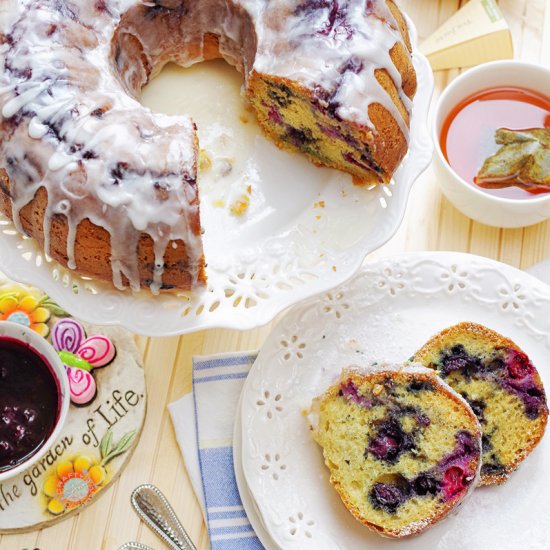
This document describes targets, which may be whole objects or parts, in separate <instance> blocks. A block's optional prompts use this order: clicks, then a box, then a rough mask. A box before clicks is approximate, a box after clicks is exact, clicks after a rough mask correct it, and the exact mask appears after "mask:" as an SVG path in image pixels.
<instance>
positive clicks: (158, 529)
mask: <svg viewBox="0 0 550 550" xmlns="http://www.w3.org/2000/svg"><path fill="white" fill-rule="evenodd" d="M131 503H132V506H133V508H134V510H135V511H136V513H137V515H138V516H139V517H140V518H141V519H142V520H143V521H144V522H145V523H146V524H147V525H148V526H149V527H150V528H151V529H152V530H153V531H154V532H155V533H156V534H157V535H158V536H159V537H160V538H161V539H162V540H163V541H164V542H166V544H168V545H169V546H170V547H171V548H173V549H174V550H197V549H196V547H195V545H194V544H193V541H192V540H191V539H190V538H189V535H188V534H187V532H186V531H185V529H184V528H183V525H182V524H181V522H180V520H179V519H178V517H177V516H176V513H175V512H174V509H173V508H172V506H170V504H169V502H168V500H166V497H165V496H164V495H163V494H162V492H161V491H160V489H159V488H158V487H155V485H151V484H149V483H147V484H145V485H140V486H139V487H137V488H136V489H134V492H133V493H132V496H131Z"/></svg>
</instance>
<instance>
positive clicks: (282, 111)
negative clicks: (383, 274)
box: [0, 0, 416, 292]
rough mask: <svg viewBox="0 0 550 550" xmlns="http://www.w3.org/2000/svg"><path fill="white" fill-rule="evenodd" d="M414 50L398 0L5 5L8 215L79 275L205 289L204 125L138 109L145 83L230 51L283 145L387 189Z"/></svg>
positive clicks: (0, 156) (26, 0)
mask: <svg viewBox="0 0 550 550" xmlns="http://www.w3.org/2000/svg"><path fill="white" fill-rule="evenodd" d="M410 51H411V44H410V40H409V35H408V30H407V25H406V21H405V19H404V17H403V15H402V13H401V12H400V11H399V9H398V8H397V6H396V5H395V3H394V2H393V0H279V1H268V0H193V1H191V0H154V1H148V2H145V1H142V0H94V1H90V0H17V1H15V0H7V1H6V2H3V3H2V8H1V11H0V55H1V60H2V64H1V67H0V112H1V115H2V119H1V124H0V167H2V168H3V170H2V171H1V172H0V209H1V211H2V212H3V213H4V214H6V215H7V216H9V217H10V218H11V219H13V221H14V223H15V225H16V227H17V228H18V230H19V231H22V232H24V233H26V234H28V235H30V236H32V237H34V238H35V239H36V240H37V241H38V242H39V244H40V245H41V246H43V248H44V250H45V251H46V252H47V253H48V254H49V255H50V256H51V257H53V258H55V259H56V260H58V261H59V262H60V263H61V264H63V265H66V266H68V267H69V268H71V269H76V270H77V271H78V272H79V273H80V274H83V275H88V276H92V277H95V278H97V279H102V280H112V281H113V282H114V284H115V286H117V287H119V288H122V287H124V286H126V285H128V284H129V285H130V286H131V287H132V288H133V289H135V290H136V289H139V288H140V287H150V288H151V289H152V290H153V291H154V292H156V291H158V290H160V289H170V288H177V289H191V288H195V287H197V286H201V285H204V283H205V273H204V256H203V248H202V241H201V224H200V217H199V197H198V190H197V152H198V146H197V134H196V128H195V126H194V123H193V122H192V120H191V119H190V118H189V117H188V116H179V117H168V116H165V115H162V114H157V113H151V112H150V111H149V110H148V109H146V108H144V107H143V106H141V105H140V104H139V102H138V99H137V98H138V96H139V93H140V90H141V88H142V87H143V86H144V85H145V84H146V83H147V82H148V81H149V80H150V79H151V78H152V77H153V76H154V75H155V74H156V73H158V72H159V70H160V69H161V68H162V67H163V65H165V64H166V63H167V62H169V61H173V62H176V63H178V64H180V65H184V66H188V65H191V64H193V63H196V62H199V61H201V60H204V59H212V58H217V57H223V58H224V59H225V60H226V61H227V62H228V63H230V64H232V65H234V66H235V67H236V68H237V69H238V70H239V71H241V72H242V74H243V75H244V80H245V86H244V88H245V92H246V97H247V98H248V100H249V102H250V104H251V105H252V106H253V107H254V109H255V111H256V114H257V117H258V119H259V121H260V124H261V126H262V127H263V129H264V130H265V132H266V133H267V134H268V135H269V136H270V137H271V138H273V139H274V140H275V142H276V143H277V144H279V145H280V146H282V147H285V148H288V149H291V150H294V151H299V152H301V153H303V154H304V155H306V156H307V157H308V158H309V159H311V160H312V161H313V162H315V163H317V164H320V165H324V166H331V167H335V168H338V169H341V170H344V171H346V172H349V173H350V174H352V175H353V176H354V177H356V178H357V179H358V180H361V181H365V182H370V183H371V182H374V183H378V182H388V181H389V180H390V178H391V177H392V174H393V172H394V171H395V169H396V168H397V166H398V165H399V163H400V161H401V159H402V158H403V156H404V155H405V153H406V151H407V144H408V128H409V118H410V113H411V108H412V98H413V96H414V93H415V90H416V75H415V71H414V68H413V65H412V62H411V56H410Z"/></svg>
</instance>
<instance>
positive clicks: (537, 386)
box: [414, 323, 548, 485]
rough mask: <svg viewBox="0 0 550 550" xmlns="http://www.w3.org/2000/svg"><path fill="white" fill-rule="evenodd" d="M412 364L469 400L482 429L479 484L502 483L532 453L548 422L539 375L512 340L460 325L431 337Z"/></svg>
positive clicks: (480, 326) (464, 324) (478, 328)
mask: <svg viewBox="0 0 550 550" xmlns="http://www.w3.org/2000/svg"><path fill="white" fill-rule="evenodd" d="M414 360H415V361H418V362H419V363H422V364H423V365H425V366H426V367H429V368H432V369H435V370H436V371H437V373H438V374H439V375H440V376H441V377H442V378H443V379H444V380H445V382H447V383H448V384H449V385H450V386H451V387H452V388H453V389H455V390H456V391H457V392H458V393H460V394H461V395H462V397H464V399H466V401H468V403H469V404H470V406H471V407H472V409H473V411H474V412H475V414H476V415H477V417H478V419H479V421H480V423H481V427H482V428H483V465H482V468H481V485H492V484H495V483H502V482H504V481H506V479H507V478H508V476H509V475H510V473H511V472H513V471H514V470H515V469H516V468H517V467H518V466H519V464H520V462H521V461H522V460H523V459H524V458H525V457H526V456H527V455H528V454H529V453H530V452H531V451H532V450H533V449H534V448H535V446H536V445H537V444H538V442H539V441H540V439H541V437H542V436H543V434H544V430H545V428H546V423H547V420H548V406H547V403H546V395H545V392H544V388H543V385H542V382H541V379H540V376H539V373H538V372H537V370H536V369H535V367H534V366H533V364H532V363H531V361H530V360H529V357H527V355H526V354H525V353H524V352H523V351H522V350H521V349H520V348H519V347H518V346H517V345H516V344H515V343H514V342H512V340H509V339H508V338H505V337H504V336H501V335H500V334H498V333H496V332H494V331H493V330H490V329H488V328H486V327H484V326H482V325H477V324H474V323H461V324H459V325H456V326H453V327H450V328H448V329H446V330H444V331H442V332H440V333H439V334H437V335H436V336H434V337H433V338H432V339H431V340H430V341H429V342H428V343H427V344H425V345H424V347H423V348H422V349H421V350H420V351H419V352H418V353H417V354H416V355H415V357H414Z"/></svg>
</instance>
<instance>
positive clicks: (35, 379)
mask: <svg viewBox="0 0 550 550" xmlns="http://www.w3.org/2000/svg"><path fill="white" fill-rule="evenodd" d="M60 407H61V397H60V390H59V386H58V383H57V380H56V378H55V376H54V374H53V372H52V369H51V367H50V366H49V365H48V363H47V362H46V361H45V360H44V359H43V358H42V357H41V356H40V355H39V354H38V353H37V352H35V351H33V350H32V349H30V348H29V347H28V346H26V345H24V344H22V343H20V342H19V341H17V340H12V339H8V338H0V473H1V472H5V471H7V470H11V469H12V468H15V467H16V466H18V465H19V464H21V463H22V462H24V461H25V460H26V459H28V458H29V457H30V456H32V455H33V454H34V453H36V452H37V451H38V449H40V447H41V446H42V445H43V444H44V443H45V442H46V440H47V439H48V438H49V437H50V435H51V434H52V432H53V430H54V428H55V425H56V423H57V419H58V417H59V411H60Z"/></svg>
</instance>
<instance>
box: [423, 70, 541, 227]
mask: <svg viewBox="0 0 550 550" xmlns="http://www.w3.org/2000/svg"><path fill="white" fill-rule="evenodd" d="M433 137H434V142H435V143H436V148H435V150H436V153H435V161H434V167H435V170H436V174H437V178H438V181H439V183H440V185H441V189H442V191H443V193H444V195H445V196H446V197H447V199H449V201H450V202H451V203H453V204H454V206H456V208H458V209H459V210H460V211H461V212H463V213H464V214H466V215H467V216H469V217H470V218H473V219H475V220H477V221H479V222H481V223H484V224H486V225H491V226H495V227H524V226H528V225H533V224H536V223H539V222H542V221H545V220H548V219H550V70H549V69H546V68H544V67H542V66H539V65H533V64H529V63H524V62H521V61H496V62H493V63H486V64H484V65H480V66H478V67H476V68H474V69H470V70H469V71H467V72H465V73H463V74H462V75H460V76H459V77H458V78H457V79H456V80H454V81H453V82H452V83H451V84H450V85H449V86H448V87H447V89H446V90H445V92H444V93H443V94H442V95H441V98H440V99H439V102H438V104H437V107H436V110H435V116H434V119H433Z"/></svg>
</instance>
